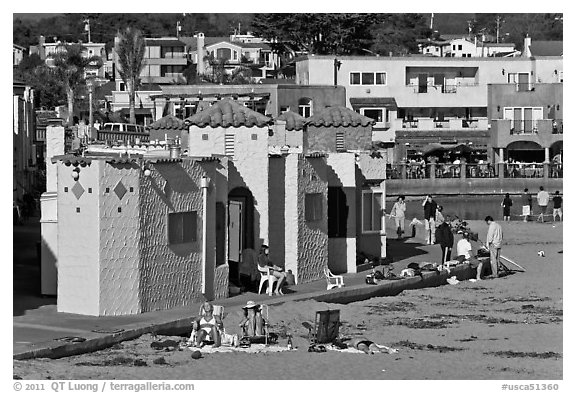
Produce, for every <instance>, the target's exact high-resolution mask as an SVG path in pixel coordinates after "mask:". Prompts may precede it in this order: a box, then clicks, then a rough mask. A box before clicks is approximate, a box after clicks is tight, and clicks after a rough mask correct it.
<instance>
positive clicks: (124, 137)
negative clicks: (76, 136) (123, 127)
mask: <svg viewBox="0 0 576 393" xmlns="http://www.w3.org/2000/svg"><path fill="white" fill-rule="evenodd" d="M96 139H97V140H99V141H102V142H108V143H116V142H122V143H128V142H129V143H131V144H138V143H146V142H149V141H150V134H149V133H148V132H126V131H123V132H120V131H100V130H98V131H97V138H96Z"/></svg>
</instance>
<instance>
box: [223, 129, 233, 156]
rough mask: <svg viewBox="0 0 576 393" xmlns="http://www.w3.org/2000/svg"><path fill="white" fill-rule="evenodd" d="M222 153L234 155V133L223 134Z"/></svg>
mask: <svg viewBox="0 0 576 393" xmlns="http://www.w3.org/2000/svg"><path fill="white" fill-rule="evenodd" d="M224 154H225V155H227V156H229V157H234V134H226V135H225V136H224Z"/></svg>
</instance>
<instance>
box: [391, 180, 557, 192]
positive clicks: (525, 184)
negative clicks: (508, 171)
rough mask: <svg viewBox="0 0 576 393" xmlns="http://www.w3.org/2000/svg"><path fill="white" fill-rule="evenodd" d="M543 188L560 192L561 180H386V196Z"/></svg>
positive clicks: (515, 190) (516, 190)
mask: <svg viewBox="0 0 576 393" xmlns="http://www.w3.org/2000/svg"><path fill="white" fill-rule="evenodd" d="M540 186H544V188H545V189H547V190H560V192H562V189H563V181H562V179H532V178H515V179H510V178H504V179H499V178H493V179H466V181H462V180H460V179H404V180H386V192H387V196H395V195H426V194H433V195H478V194H489V195H492V194H504V193H507V192H508V193H517V192H518V190H523V189H524V188H528V189H530V190H534V189H537V188H538V187H540Z"/></svg>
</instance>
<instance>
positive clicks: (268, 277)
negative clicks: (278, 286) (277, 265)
mask: <svg viewBox="0 0 576 393" xmlns="http://www.w3.org/2000/svg"><path fill="white" fill-rule="evenodd" d="M258 271H259V272H260V286H259V287H258V294H260V292H262V287H263V286H264V283H265V282H266V281H268V288H267V289H266V293H268V296H272V290H273V287H274V283H275V282H277V281H278V279H277V278H276V277H274V275H273V274H272V273H271V271H272V268H270V267H260V266H258Z"/></svg>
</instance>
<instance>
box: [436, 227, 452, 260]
mask: <svg viewBox="0 0 576 393" xmlns="http://www.w3.org/2000/svg"><path fill="white" fill-rule="evenodd" d="M436 241H437V243H438V244H440V248H441V249H442V264H444V263H446V262H447V261H449V260H451V259H452V247H453V246H454V234H452V228H450V225H448V224H447V223H446V222H445V221H444V222H442V223H441V224H440V225H438V229H436Z"/></svg>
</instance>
